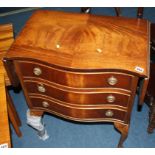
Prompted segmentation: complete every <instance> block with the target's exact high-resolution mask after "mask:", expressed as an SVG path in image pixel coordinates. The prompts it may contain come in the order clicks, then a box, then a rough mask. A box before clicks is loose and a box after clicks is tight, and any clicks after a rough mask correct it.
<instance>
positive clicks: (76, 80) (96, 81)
mask: <svg viewBox="0 0 155 155" xmlns="http://www.w3.org/2000/svg"><path fill="white" fill-rule="evenodd" d="M16 66H18V68H19V71H20V73H21V74H22V76H23V77H25V78H26V77H38V78H42V79H45V80H48V81H51V82H54V83H57V84H60V85H65V86H69V87H75V88H102V87H111V88H122V89H127V90H131V86H132V85H131V83H132V78H134V77H133V76H132V75H129V74H124V73H116V72H95V73H90V72H89V73H88V72H87V73H81V72H68V71H63V70H58V69H55V68H52V67H49V66H45V65H42V64H39V63H36V62H27V61H24V62H23V61H17V62H16ZM24 68H26V69H24Z"/></svg>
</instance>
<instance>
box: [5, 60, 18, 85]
mask: <svg viewBox="0 0 155 155" xmlns="http://www.w3.org/2000/svg"><path fill="white" fill-rule="evenodd" d="M3 63H4V67H5V69H6V72H7V74H8V77H9V79H10V81H11V84H12V86H14V87H18V86H19V83H20V82H19V79H18V76H17V74H16V71H15V67H14V63H13V61H12V60H7V59H5V58H4V59H3Z"/></svg>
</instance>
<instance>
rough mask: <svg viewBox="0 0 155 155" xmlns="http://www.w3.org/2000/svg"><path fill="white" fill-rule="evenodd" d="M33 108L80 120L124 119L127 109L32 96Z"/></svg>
mask: <svg viewBox="0 0 155 155" xmlns="http://www.w3.org/2000/svg"><path fill="white" fill-rule="evenodd" d="M30 101H31V105H32V108H39V109H42V110H44V111H47V112H51V113H53V114H56V115H58V116H62V117H64V118H69V119H72V120H77V121H78V120H79V121H92V122H93V121H111V122H113V121H116V120H118V121H122V122H123V121H124V120H125V115H126V111H123V110H120V109H116V108H114V107H108V108H107V107H104V106H102V107H101V106H100V107H97V106H90V107H88V106H87V107H85V106H71V105H63V104H62V103H59V102H56V101H52V100H50V99H47V98H42V97H36V96H30Z"/></svg>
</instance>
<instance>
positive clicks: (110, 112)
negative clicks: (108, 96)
mask: <svg viewBox="0 0 155 155" xmlns="http://www.w3.org/2000/svg"><path fill="white" fill-rule="evenodd" d="M105 115H106V116H107V117H112V116H113V115H114V113H113V111H112V110H107V111H106V112H105Z"/></svg>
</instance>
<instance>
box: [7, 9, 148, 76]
mask: <svg viewBox="0 0 155 155" xmlns="http://www.w3.org/2000/svg"><path fill="white" fill-rule="evenodd" d="M36 19H37V20H36ZM51 19H52V20H51ZM34 29H35V31H34ZM148 34H149V22H148V21H146V20H144V19H131V18H125V17H111V16H95V15H91V14H77V13H66V12H57V11H37V12H36V13H34V14H33V16H32V17H31V18H30V19H29V20H28V22H27V23H26V25H25V27H24V29H23V30H22V31H21V33H20V35H19V36H18V37H17V39H16V41H15V43H14V44H13V46H12V48H11V50H10V51H9V53H8V54H7V58H9V57H10V58H11V57H14V58H25V57H26V58H29V59H33V58H35V59H39V60H40V61H43V62H48V63H50V64H51V62H52V64H54V65H57V66H63V67H66V68H72V69H86V68H87V69H106V68H108V69H122V70H128V71H131V72H133V73H138V74H140V75H142V76H145V77H146V76H147V75H148V74H149V72H148V67H147V66H148V64H149V35H148ZM20 51H22V52H20ZM42 53H44V54H42ZM38 55H39V57H38ZM114 58H117V59H114ZM146 60H147V61H146ZM136 66H139V67H140V68H143V69H144V70H143V72H137V71H136V70H135V68H136Z"/></svg>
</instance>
